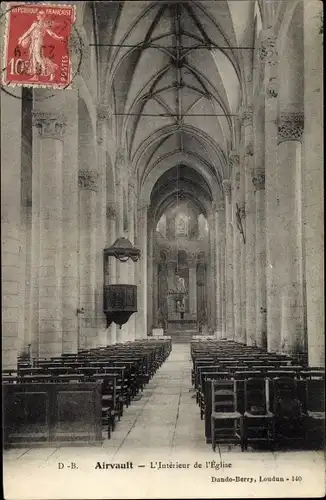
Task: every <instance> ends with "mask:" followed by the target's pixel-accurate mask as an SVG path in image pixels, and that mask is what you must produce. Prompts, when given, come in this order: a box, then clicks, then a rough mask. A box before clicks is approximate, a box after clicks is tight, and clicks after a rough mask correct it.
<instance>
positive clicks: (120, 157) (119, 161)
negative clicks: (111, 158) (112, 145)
mask: <svg viewBox="0 0 326 500" xmlns="http://www.w3.org/2000/svg"><path fill="white" fill-rule="evenodd" d="M115 163H116V166H117V168H124V166H125V163H126V162H125V154H124V151H123V149H122V148H119V149H118V150H117V155H116V160H115Z"/></svg>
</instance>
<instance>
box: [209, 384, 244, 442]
mask: <svg viewBox="0 0 326 500" xmlns="http://www.w3.org/2000/svg"><path fill="white" fill-rule="evenodd" d="M211 435H212V448H213V450H214V451H215V449H216V445H217V444H218V443H223V444H240V445H241V449H242V451H243V449H244V447H243V417H242V415H241V413H239V412H238V411H237V391H236V381H235V380H214V381H213V382H212V414H211Z"/></svg>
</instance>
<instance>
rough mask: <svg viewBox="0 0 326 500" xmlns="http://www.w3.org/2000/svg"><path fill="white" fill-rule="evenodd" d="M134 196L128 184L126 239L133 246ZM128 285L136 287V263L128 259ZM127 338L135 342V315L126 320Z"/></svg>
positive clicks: (132, 185) (133, 188) (133, 191)
mask: <svg viewBox="0 0 326 500" xmlns="http://www.w3.org/2000/svg"><path fill="white" fill-rule="evenodd" d="M135 198H136V194H135V186H134V184H133V183H131V182H129V184H128V212H129V213H128V237H129V241H130V242H131V243H132V244H133V245H134V244H135V216H136V215H135V212H136V199H135ZM128 268H129V269H128V284H130V285H136V275H135V273H136V263H135V262H134V261H133V260H131V259H129V260H128ZM138 297H139V290H138V286H137V300H138ZM128 334H129V336H128V338H129V340H135V338H136V314H135V313H134V314H132V315H131V316H130V318H129V320H128Z"/></svg>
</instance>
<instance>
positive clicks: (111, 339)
mask: <svg viewBox="0 0 326 500" xmlns="http://www.w3.org/2000/svg"><path fill="white" fill-rule="evenodd" d="M116 215H117V214H116V210H115V206H114V205H113V204H112V203H108V205H107V207H106V218H107V241H108V246H111V245H113V243H114V242H115V240H116ZM108 274H109V280H108V282H109V284H110V285H115V284H116V283H117V260H116V258H115V257H109V260H108ZM116 342H117V325H116V323H114V322H112V323H111V325H110V326H109V328H108V329H107V337H106V343H107V345H111V344H116Z"/></svg>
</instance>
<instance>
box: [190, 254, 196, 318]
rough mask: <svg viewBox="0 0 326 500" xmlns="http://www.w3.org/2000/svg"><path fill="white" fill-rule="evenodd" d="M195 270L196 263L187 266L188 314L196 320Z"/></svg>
mask: <svg viewBox="0 0 326 500" xmlns="http://www.w3.org/2000/svg"><path fill="white" fill-rule="evenodd" d="M196 282H197V270H196V262H191V264H190V266H189V312H190V314H191V319H197V284H196Z"/></svg>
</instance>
